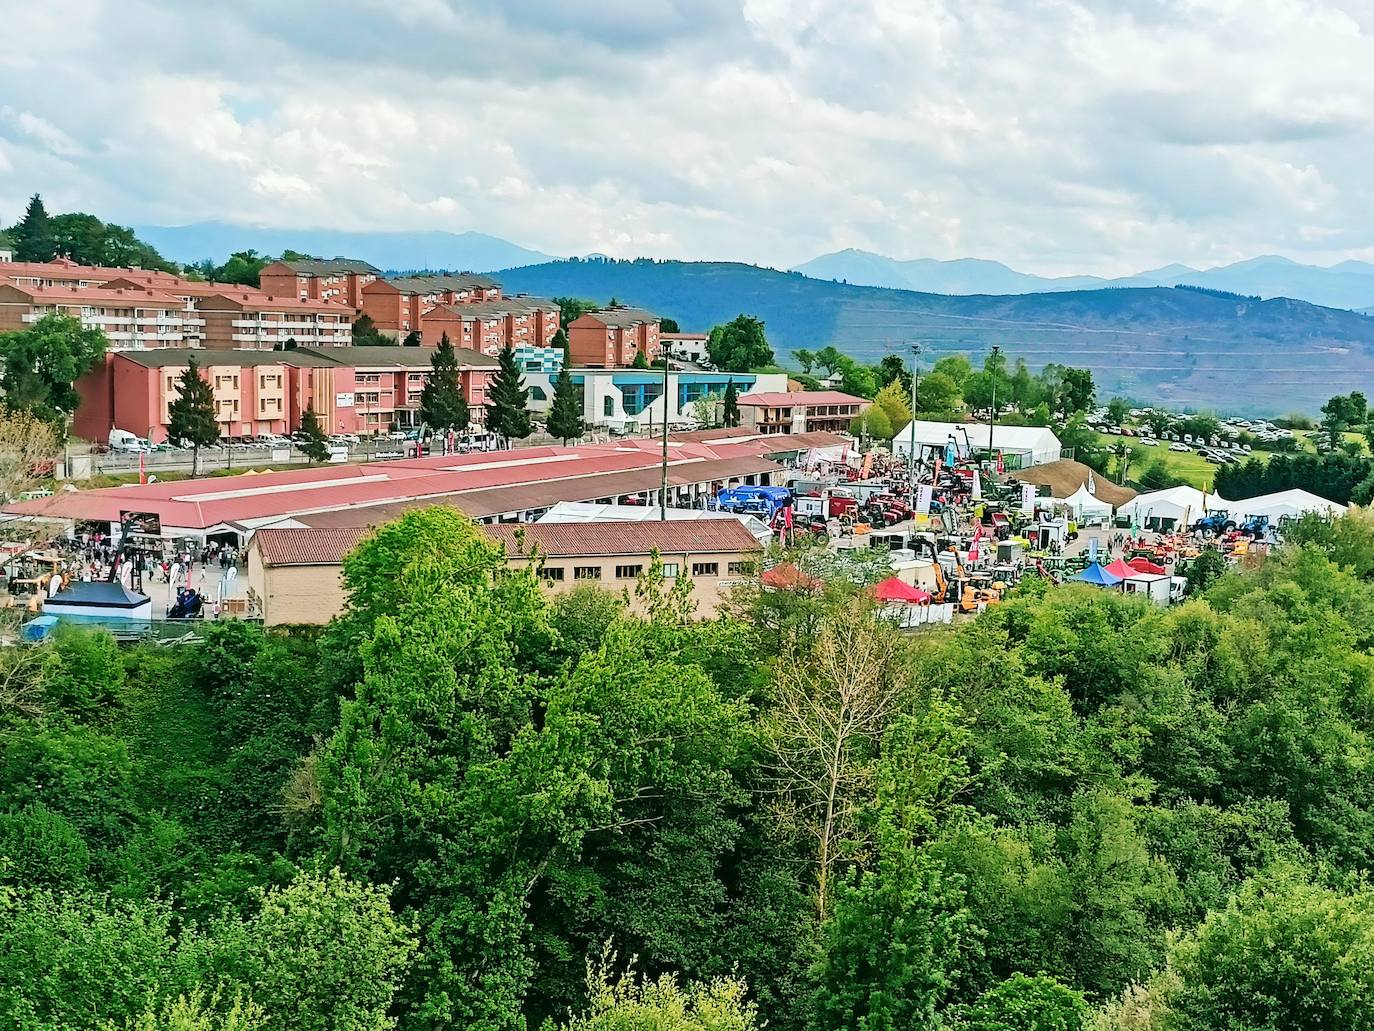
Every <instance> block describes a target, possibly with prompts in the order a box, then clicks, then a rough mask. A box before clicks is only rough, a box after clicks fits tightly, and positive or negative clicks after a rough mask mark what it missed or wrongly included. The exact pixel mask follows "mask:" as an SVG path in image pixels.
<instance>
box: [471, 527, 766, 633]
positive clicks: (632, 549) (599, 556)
mask: <svg viewBox="0 0 1374 1031" xmlns="http://www.w3.org/2000/svg"><path fill="white" fill-rule="evenodd" d="M483 529H484V530H486V531H487V533H488V534H490V535H491V536H492V537H493V538H495V539H496V540H498V541H500V542H501V543H502V544H504V545H505V546H506V563H507V564H508V565H509V566H511V568H513V569H522V568H525V567H526V566H528V565H529V564H530V562H531V561H534V562H535V564H536V565H537V567H538V570H539V578H540V579H541V580H542V581H543V582H544V585H545V586H546V587H547V588H548V590H549V591H550V592H551V593H554V594H558V593H562V592H564V591H570V590H572V589H573V588H575V587H583V586H587V585H592V586H596V587H601V588H605V589H606V590H610V591H614V592H617V593H618V592H620V591H622V590H625V589H628V590H629V591H630V593H631V595H633V593H634V588H635V582H636V581H637V580H638V578H639V575H640V574H641V573H643V572H644V571H645V570H647V569H648V568H649V566H650V564H651V563H652V562H653V553H654V551H657V552H658V555H659V558H660V560H661V561H662V562H663V573H664V576H666V577H667V578H668V579H669V580H673V579H676V578H677V577H679V576H686V577H688V578H690V579H691V581H692V600H693V601H694V602H696V605H697V609H696V611H697V615H698V616H703V617H706V618H709V617H711V616H714V615H715V614H716V610H717V609H718V608H719V607H720V604H721V602H722V601H723V600H725V598H726V596H727V595H728V594H729V592H730V590H731V589H732V588H734V587H736V586H738V585H739V584H741V583H743V582H745V581H747V580H749V579H751V578H753V577H754V576H756V575H757V573H758V565H759V560H760V559H761V558H762V557H763V549H762V547H761V545H760V544H759V542H758V541H757V540H756V539H755V537H754V535H753V534H752V533H750V532H749V530H748V529H746V528H745V526H744V524H743V523H741V522H740V521H739V520H737V519H693V520H686V521H682V522H674V521H671V520H670V521H668V522H657V521H654V520H645V521H644V522H642V523H628V522H623V521H619V520H616V521H608V522H594V523H532V524H527V525H511V524H509V523H506V524H499V523H498V524H495V525H492V526H484V527H483ZM536 556H537V557H536Z"/></svg>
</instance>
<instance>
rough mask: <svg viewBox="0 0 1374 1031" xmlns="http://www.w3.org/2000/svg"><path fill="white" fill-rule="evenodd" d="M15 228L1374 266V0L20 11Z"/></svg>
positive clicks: (78, 3)
mask: <svg viewBox="0 0 1374 1031" xmlns="http://www.w3.org/2000/svg"><path fill="white" fill-rule="evenodd" d="M7 6H8V7H11V8H12V9H7V10H6V11H5V12H4V14H3V15H0V19H3V22H4V25H5V28H6V35H7V36H8V37H9V39H10V40H11V44H10V45H8V46H6V47H4V48H3V50H0V222H5V223H7V222H9V221H11V220H13V219H14V218H15V217H17V215H18V214H19V211H20V209H21V206H22V203H23V200H24V198H25V197H26V196H27V195H28V194H29V193H32V192H33V191H34V190H41V191H42V193H43V194H44V196H45V198H47V200H48V201H49V207H50V208H51V209H54V210H73V209H80V210H89V211H92V212H94V213H97V214H99V215H101V216H102V217H105V218H107V219H111V220H115V221H121V222H126V223H135V224H181V223H185V222H192V221H200V220H208V219H220V220H224V221H231V222H240V223H245V224H253V225H270V226H274V227H289V228H297V227H336V228H346V229H415V228H441V229H450V230H454V231H461V230H465V229H474V230H478V231H482V232H487V233H492V234H494V235H497V236H502V237H505V238H507V239H510V240H513V241H515V242H517V243H520V244H523V245H525V246H529V247H535V248H538V249H540V250H544V251H547V252H550V253H555V254H571V253H585V252H588V251H602V252H606V253H609V254H613V255H616V256H621V257H631V256H638V255H654V256H660V257H681V258H715V259H740V260H748V261H756V262H760V263H766V264H771V265H776V266H789V265H793V264H797V263H799V262H802V261H805V260H807V259H809V258H811V257H814V256H815V255H817V254H820V253H823V252H825V251H830V250H835V249H838V248H841V247H861V248H866V249H870V250H875V251H879V252H882V253H886V254H890V255H893V256H896V257H902V258H914V257H935V258H953V257H964V256H975V257H989V258H997V259H1000V260H1003V261H1006V262H1008V263H1010V264H1012V265H1014V266H1017V267H1019V268H1021V269H1024V270H1026V271H1035V272H1042V273H1065V272H1099V273H1109V274H1115V273H1126V272H1132V271H1137V270H1139V269H1143V268H1147V267H1152V266H1156V265H1160V264H1164V263H1167V262H1172V261H1182V262H1187V263H1190V264H1196V265H1206V264H1215V263H1218V262H1223V261H1229V260H1234V259H1237V258H1242V257H1250V256H1254V255H1257V254H1263V253H1282V254H1287V255H1289V256H1291V257H1294V258H1297V259H1299V260H1303V261H1316V262H1321V263H1331V262H1335V261H1339V260H1342V259H1344V258H1350V257H1357V258H1365V259H1374V3H1372V2H1371V0H844V2H841V0H596V2H595V3H573V2H569V0H487V2H485V3H476V2H474V3H468V2H466V0H330V2H328V3H325V2H316V0H297V2H283V0H234V2H233V3H228V4H217V5H213V7H212V5H210V4H202V3H186V2H182V0H44V2H41V3H28V4H15V5H7Z"/></svg>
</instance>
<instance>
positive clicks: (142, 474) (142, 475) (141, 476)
mask: <svg viewBox="0 0 1374 1031" xmlns="http://www.w3.org/2000/svg"><path fill="white" fill-rule="evenodd" d="M138 482H139V483H147V482H148V472H147V470H146V469H144V468H143V452H142V451H140V452H139V453H138Z"/></svg>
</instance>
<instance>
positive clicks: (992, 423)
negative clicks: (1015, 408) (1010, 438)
mask: <svg viewBox="0 0 1374 1031" xmlns="http://www.w3.org/2000/svg"><path fill="white" fill-rule="evenodd" d="M1001 353H1002V348H1000V347H999V346H997V345H996V344H993V345H992V356H993V357H994V358H996V357H997V356H998V355H1000V354H1001ZM992 369H993V371H992V417H991V418H990V419H988V464H989V465H991V464H992V431H993V430H994V429H996V427H997V363H996V362H993V363H992Z"/></svg>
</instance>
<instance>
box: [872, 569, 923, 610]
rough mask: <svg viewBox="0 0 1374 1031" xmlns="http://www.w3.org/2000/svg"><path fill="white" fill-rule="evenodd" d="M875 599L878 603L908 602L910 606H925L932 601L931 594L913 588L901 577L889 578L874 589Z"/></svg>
mask: <svg viewBox="0 0 1374 1031" xmlns="http://www.w3.org/2000/svg"><path fill="white" fill-rule="evenodd" d="M872 591H873V597H874V598H876V599H877V600H878V601H886V602H903V601H904V602H906V603H908V604H910V605H924V604H925V603H926V602H928V601H930V592H929V591H923V590H921V589H920V588H919V587H913V586H911V584H909V583H907V582H906V581H905V580H902V579H900V578H899V577H895V576H889V577H888V578H887V579H886V580H884V581H883V582H882V583H880V584H875V585H874V586H873V588H872Z"/></svg>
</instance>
